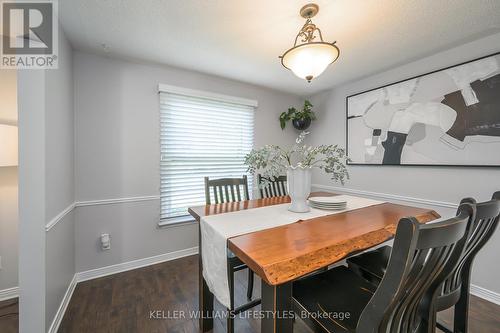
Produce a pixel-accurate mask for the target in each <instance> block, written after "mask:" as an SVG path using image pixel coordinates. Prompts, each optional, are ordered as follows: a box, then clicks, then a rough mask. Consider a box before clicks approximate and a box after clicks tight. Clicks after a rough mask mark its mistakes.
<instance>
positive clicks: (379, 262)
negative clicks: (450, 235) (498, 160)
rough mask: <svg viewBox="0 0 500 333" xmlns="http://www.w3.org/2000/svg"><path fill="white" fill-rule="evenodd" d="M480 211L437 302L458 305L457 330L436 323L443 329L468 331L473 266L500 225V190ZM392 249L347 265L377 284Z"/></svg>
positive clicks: (441, 305)
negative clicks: (478, 254) (499, 224)
mask: <svg viewBox="0 0 500 333" xmlns="http://www.w3.org/2000/svg"><path fill="white" fill-rule="evenodd" d="M466 202H468V203H475V200H474V199H471V198H466V199H463V200H462V201H461V203H466ZM476 210H477V212H476V217H475V219H474V220H472V221H470V226H469V229H471V232H470V233H469V237H468V238H467V240H466V244H465V251H464V253H463V255H462V257H461V259H460V264H459V266H458V267H457V268H456V269H455V270H454V272H453V273H452V274H451V275H450V276H449V277H448V278H447V279H446V281H445V282H444V284H443V286H442V289H441V290H440V294H439V296H438V299H437V303H436V310H437V311H438V312H439V311H443V310H446V309H449V308H451V307H452V306H455V309H454V325H453V331H452V330H450V329H449V328H447V327H446V326H444V325H443V324H441V323H436V325H437V327H438V328H439V329H440V330H442V331H444V332H447V333H451V332H457V333H458V332H460V333H466V332H467V330H468V311H469V294H470V276H471V270H472V265H473V262H474V258H475V256H476V254H477V253H478V252H479V251H480V250H481V249H482V248H483V246H484V245H485V244H486V243H487V242H488V240H489V239H490V238H491V236H492V235H493V233H494V231H495V229H496V227H497V225H498V220H499V214H500V191H499V192H495V193H494V194H493V197H492V200H490V201H487V202H483V203H479V204H477V205H476ZM391 250H392V249H391V247H390V246H384V247H381V248H379V249H376V250H374V251H370V252H366V253H363V254H360V255H358V256H355V257H352V258H349V259H347V264H348V266H349V268H350V269H351V270H353V271H354V272H356V273H357V274H358V275H359V276H362V277H364V278H365V279H367V280H369V281H371V282H372V283H373V284H375V285H377V284H378V283H380V281H381V280H382V278H383V277H384V274H385V272H386V268H387V265H388V262H389V260H390V256H391V252H392V251H391Z"/></svg>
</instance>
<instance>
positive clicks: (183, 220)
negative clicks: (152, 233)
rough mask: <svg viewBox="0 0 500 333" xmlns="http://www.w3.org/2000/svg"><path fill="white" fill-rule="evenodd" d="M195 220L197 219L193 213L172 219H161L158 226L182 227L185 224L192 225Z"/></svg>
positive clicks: (161, 227)
mask: <svg viewBox="0 0 500 333" xmlns="http://www.w3.org/2000/svg"><path fill="white" fill-rule="evenodd" d="M195 222H196V220H195V219H194V217H192V216H191V215H186V216H179V217H174V218H170V219H161V220H160V222H158V228H160V229H168V228H172V227H180V226H183V225H191V224H194V223H195Z"/></svg>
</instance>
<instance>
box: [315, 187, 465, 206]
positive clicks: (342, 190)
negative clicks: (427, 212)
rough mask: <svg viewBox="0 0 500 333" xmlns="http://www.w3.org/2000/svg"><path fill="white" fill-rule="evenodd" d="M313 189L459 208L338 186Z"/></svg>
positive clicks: (419, 199)
mask: <svg viewBox="0 0 500 333" xmlns="http://www.w3.org/2000/svg"><path fill="white" fill-rule="evenodd" d="M312 187H313V188H315V189H318V190H327V191H333V192H336V193H345V194H355V195H362V196H367V197H373V198H377V199H384V200H388V201H390V200H397V201H406V202H412V203H416V204H420V205H428V206H436V207H444V208H452V209H456V208H457V207H458V205H457V204H454V203H451V202H444V201H435V200H428V199H422V198H413V197H406V196H403V195H397V194H387V193H379V192H370V191H363V190H356V189H351V188H345V187H337V186H330V185H321V184H312Z"/></svg>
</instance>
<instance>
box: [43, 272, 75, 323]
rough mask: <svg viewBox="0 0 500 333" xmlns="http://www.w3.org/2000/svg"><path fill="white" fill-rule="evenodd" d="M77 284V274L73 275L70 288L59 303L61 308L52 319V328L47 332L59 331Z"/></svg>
mask: <svg viewBox="0 0 500 333" xmlns="http://www.w3.org/2000/svg"><path fill="white" fill-rule="evenodd" d="M76 284H77V282H76V274H75V275H73V279H71V282H70V283H69V285H68V288H67V289H66V293H65V294H64V297H63V299H62V300H61V304H59V308H58V309H57V312H56V314H55V316H54V320H52V324H51V325H50V328H49V330H48V332H47V333H57V331H58V330H59V326H60V325H61V322H62V320H63V317H64V314H65V313H66V309H67V308H68V305H69V301H70V300H71V297H72V296H73V292H74V291H75V288H76Z"/></svg>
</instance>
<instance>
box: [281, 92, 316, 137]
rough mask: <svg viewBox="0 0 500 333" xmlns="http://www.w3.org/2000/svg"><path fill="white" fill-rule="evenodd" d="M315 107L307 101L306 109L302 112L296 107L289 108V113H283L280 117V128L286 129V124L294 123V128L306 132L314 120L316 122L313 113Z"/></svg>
mask: <svg viewBox="0 0 500 333" xmlns="http://www.w3.org/2000/svg"><path fill="white" fill-rule="evenodd" d="M312 107H313V105H312V104H311V102H309V101H308V100H307V99H306V100H305V101H304V107H303V108H302V110H297V109H296V108H295V107H293V106H292V107H291V108H288V111H287V112H283V113H281V115H280V126H281V129H282V130H283V129H285V127H286V123H287V122H288V121H290V120H291V121H292V125H293V127H295V128H296V129H298V130H300V131H304V130H306V129H308V128H309V126H310V125H311V121H312V120H316V115H315V114H314V112H313V111H312Z"/></svg>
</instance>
